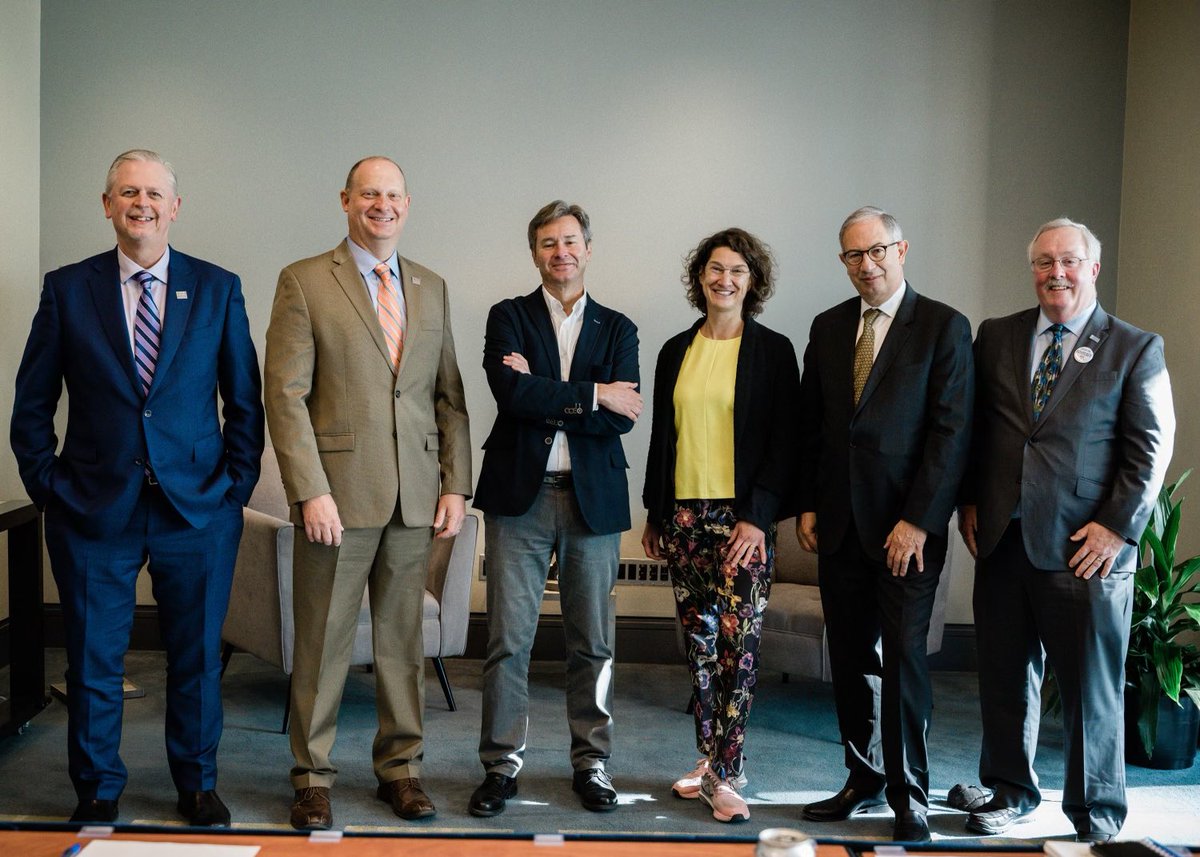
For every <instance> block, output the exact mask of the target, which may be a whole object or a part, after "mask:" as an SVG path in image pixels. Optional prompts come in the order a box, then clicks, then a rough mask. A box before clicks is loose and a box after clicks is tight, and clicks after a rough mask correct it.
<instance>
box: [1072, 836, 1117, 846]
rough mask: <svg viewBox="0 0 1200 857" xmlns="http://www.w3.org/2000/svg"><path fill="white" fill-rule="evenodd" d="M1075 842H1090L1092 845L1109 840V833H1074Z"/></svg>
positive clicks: (1110, 838) (1110, 839)
mask: <svg viewBox="0 0 1200 857" xmlns="http://www.w3.org/2000/svg"><path fill="white" fill-rule="evenodd" d="M1075 841H1076V842H1091V843H1092V844H1093V845H1098V844H1100V843H1101V842H1111V841H1112V834H1111V833H1076V834H1075Z"/></svg>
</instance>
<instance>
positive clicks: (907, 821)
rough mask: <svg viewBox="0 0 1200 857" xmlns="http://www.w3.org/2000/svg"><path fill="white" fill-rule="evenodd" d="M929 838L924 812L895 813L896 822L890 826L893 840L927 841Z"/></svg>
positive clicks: (927, 823)
mask: <svg viewBox="0 0 1200 857" xmlns="http://www.w3.org/2000/svg"><path fill="white" fill-rule="evenodd" d="M931 839H932V837H931V836H930V835H929V822H928V821H926V820H925V813H923V812H916V811H909V812H901V813H898V814H897V815H896V824H895V826H894V827H892V841H893V842H929V841H930V840H931Z"/></svg>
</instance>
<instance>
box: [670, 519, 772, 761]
mask: <svg viewBox="0 0 1200 857" xmlns="http://www.w3.org/2000/svg"><path fill="white" fill-rule="evenodd" d="M736 524H737V518H736V517H735V516H734V513H733V506H732V501H730V500H677V501H676V502H675V513H674V515H673V516H672V517H671V520H669V521H668V522H667V523H666V526H665V527H664V528H663V542H664V545H665V548H666V555H667V567H668V568H669V569H670V573H671V585H672V587H673V588H674V590H675V606H676V609H677V610H678V613H679V622H680V624H681V625H682V626H683V635H684V639H685V641H686V645H687V659H688V668H689V669H690V670H691V673H692V713H693V715H694V716H695V719H696V747H697V749H698V750H699V751H700V752H701V753H702V754H703V755H705V756H706V757H708V760H709V765H710V767H711V769H712V771H713V773H714V774H716V775H717V776H719V777H721V778H722V779H734V778H736V777H738V776H741V775H742V772H743V767H744V758H743V745H744V744H745V738H746V735H745V732H746V720H747V719H748V717H749V715H750V703H751V702H752V701H753V699H754V684H755V681H756V678H757V674H758V644H759V640H760V639H761V637H762V615H763V610H764V609H766V606H767V596H768V595H769V594H770V591H771V571H772V570H773V569H774V567H775V525H774V524H772V525H771V527H770V529H769V530H768V531H767V534H766V537H767V538H766V542H767V559H766V562H762V561H755V562H753V563H750V564H748V565H740V566H735V565H731V564H728V563H726V562H725V561H724V555H725V542H726V540H727V539H728V538H729V534H730V533H731V532H732V531H733V528H734V526H735V525H736Z"/></svg>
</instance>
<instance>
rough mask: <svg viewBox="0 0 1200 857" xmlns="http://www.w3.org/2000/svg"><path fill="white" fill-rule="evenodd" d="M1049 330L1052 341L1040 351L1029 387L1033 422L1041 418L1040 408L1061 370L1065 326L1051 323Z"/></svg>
mask: <svg viewBox="0 0 1200 857" xmlns="http://www.w3.org/2000/svg"><path fill="white" fill-rule="evenodd" d="M1050 332H1051V333H1052V334H1054V341H1053V342H1051V343H1050V344H1049V345H1047V346H1046V350H1045V351H1044V352H1043V353H1042V362H1041V363H1039V364H1038V368H1037V371H1036V372H1034V373H1033V384H1032V385H1031V388H1030V392H1031V393H1032V395H1033V419H1034V422H1037V420H1038V419H1040V418H1041V416H1042V409H1043V408H1045V407H1046V402H1048V401H1049V400H1050V394H1051V393H1052V392H1054V382H1055V381H1057V380H1058V373H1059V372H1060V371H1062V360H1063V334H1064V333H1066V332H1067V326H1066V325H1065V324H1052V325H1050Z"/></svg>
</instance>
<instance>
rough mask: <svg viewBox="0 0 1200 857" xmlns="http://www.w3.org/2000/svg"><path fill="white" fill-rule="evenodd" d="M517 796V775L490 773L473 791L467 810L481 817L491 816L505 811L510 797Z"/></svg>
mask: <svg viewBox="0 0 1200 857" xmlns="http://www.w3.org/2000/svg"><path fill="white" fill-rule="evenodd" d="M516 796H517V778H516V777H506V776H504V774H488V775H487V776H486V777H484V778H483V782H482V783H481V784H480V785H479V788H477V789H475V791H474V792H472V793H471V802H470V803H468V804H467V812H469V813H471V815H477V816H479V817H480V818H491V817H492V816H493V815H499V814H500V813H502V812H504V806H505V804H506V803H507V802H508V799H509V798H510V797H516Z"/></svg>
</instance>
